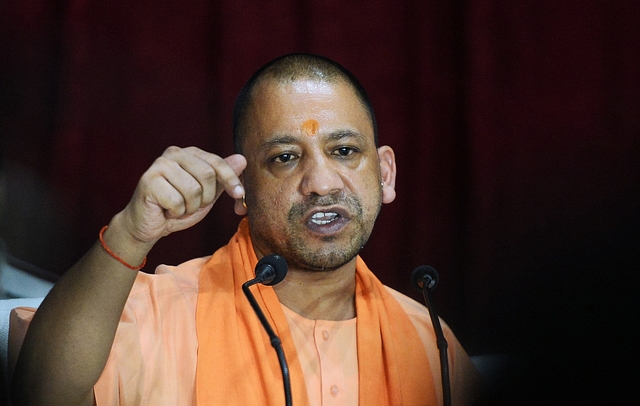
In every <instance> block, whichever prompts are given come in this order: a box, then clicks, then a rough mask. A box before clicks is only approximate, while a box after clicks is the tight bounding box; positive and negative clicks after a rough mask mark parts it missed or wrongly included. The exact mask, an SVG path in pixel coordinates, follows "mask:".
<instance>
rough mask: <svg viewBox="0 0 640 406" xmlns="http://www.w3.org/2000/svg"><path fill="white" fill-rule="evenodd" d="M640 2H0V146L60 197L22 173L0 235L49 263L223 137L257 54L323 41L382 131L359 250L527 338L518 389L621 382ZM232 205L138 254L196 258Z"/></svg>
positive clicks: (485, 336)
mask: <svg viewBox="0 0 640 406" xmlns="http://www.w3.org/2000/svg"><path fill="white" fill-rule="evenodd" d="M638 4H639V3H638V2H637V1H635V0H611V1H604V0H601V1H595V0H587V1H560V2H558V1H551V0H540V1H535V2H533V1H532V2H524V1H500V0H482V1H474V2H471V1H469V2H465V1H461V0H457V1H448V2H445V1H437V0H431V1H417V0H416V1H411V0H403V1H398V0H384V1H350V2H345V1H309V2H297V1H279V2H274V1H250V0H240V1H238V0H235V1H230V0H226V1H216V2H205V1H201V0H200V1H198V0H196V1H191V2H179V1H161V2H152V1H138V2H126V1H120V0H114V1H110V2H92V1H86V0H76V1H68V2H63V1H43V0H24V1H8V2H2V3H0V74H1V75H2V77H1V79H2V81H1V82H0V85H1V86H2V87H1V88H0V90H1V91H2V93H1V98H0V103H1V104H0V107H1V109H2V110H1V111H2V113H1V115H0V118H1V119H2V121H1V122H0V125H1V127H0V131H1V137H2V142H1V144H0V145H1V146H2V148H3V150H4V155H5V159H6V160H7V167H8V168H10V169H11V168H13V169H12V170H13V171H14V175H15V176H16V177H19V176H20V175H19V174H21V173H22V174H26V173H28V174H31V175H32V178H35V179H36V180H35V181H33V182H34V184H35V185H36V186H34V187H35V188H36V189H37V188H38V185H40V186H42V187H43V188H46V189H47V190H48V191H49V192H50V193H51V195H52V199H53V200H52V201H51V202H50V203H46V202H47V201H46V200H44V199H45V198H40V197H35V195H33V194H32V195H29V193H30V192H29V191H30V190H31V189H28V190H27V188H26V187H19V186H18V187H17V188H16V189H17V191H14V192H13V194H11V195H10V196H9V198H10V199H13V200H14V203H13V205H14V207H17V208H22V211H21V212H20V214H19V215H18V214H16V215H15V216H13V217H12V216H9V217H10V218H13V219H14V222H13V226H12V227H9V226H6V225H5V226H4V231H3V232H4V234H3V238H4V239H5V240H6V242H7V245H8V247H9V250H10V251H11V252H12V253H14V255H16V256H18V257H21V258H23V259H25V260H27V261H29V262H32V263H35V264H36V265H38V266H40V267H43V268H46V269H50V270H52V271H54V272H56V273H59V274H60V273H63V272H64V270H65V269H66V268H67V267H68V266H69V265H70V264H71V263H73V261H74V260H75V259H77V258H78V256H79V255H81V253H82V252H84V250H86V249H87V248H88V246H89V245H90V244H91V243H92V242H93V241H95V239H96V236H97V232H98V230H99V229H100V227H101V226H102V225H104V224H106V223H107V222H108V221H109V219H110V218H111V216H112V215H113V214H115V213H116V212H117V211H119V210H120V209H121V208H122V207H123V206H124V205H125V204H126V203H127V201H128V199H129V196H130V195H131V193H132V191H133V188H134V187H135V184H136V182H137V180H138V178H139V176H140V175H141V174H142V172H144V170H145V169H146V168H147V167H148V166H149V165H150V164H151V163H152V162H153V160H154V159H155V158H156V157H157V156H158V155H160V154H161V153H162V151H163V150H164V149H165V148H166V147H167V146H169V145H173V144H176V145H180V146H189V145H196V146H198V147H201V148H204V149H206V150H210V151H214V152H216V153H219V154H221V155H227V154H230V153H231V152H232V146H231V136H230V116H231V107H232V103H233V100H234V98H235V95H236V93H237V92H238V91H239V89H240V87H241V86H242V85H243V84H244V81H245V80H246V79H247V78H248V77H249V76H250V74H251V73H252V72H253V71H254V70H256V69H257V68H258V67H259V66H260V65H262V64H263V63H265V62H266V61H268V60H269V59H271V58H273V57H275V56H278V55H280V54H283V53H287V52H291V51H308V52H314V53H319V54H323V55H326V56H329V57H331V58H333V59H335V60H337V61H339V62H340V63H342V64H343V65H345V66H346V67H347V68H348V69H350V70H351V71H352V72H353V73H354V74H355V75H356V76H357V77H359V78H360V79H361V81H362V82H363V84H364V85H365V87H366V88H367V89H368V91H369V93H370V96H371V98H372V100H373V103H374V107H375V108H376V112H377V116H378V121H379V126H380V138H381V142H382V143H384V144H389V145H391V146H392V147H393V148H394V149H395V151H396V155H397V160H398V171H399V178H398V185H397V190H398V198H397V200H396V202H394V203H393V204H391V205H388V206H385V207H384V208H383V212H382V214H381V218H380V220H379V222H378V224H377V226H376V229H375V230H374V236H373V237H372V239H371V241H370V243H369V245H368V246H367V247H366V248H365V251H364V253H363V256H364V258H365V260H367V262H368V263H369V265H370V266H371V267H372V268H373V269H374V270H375V272H376V273H377V274H378V275H379V277H380V278H381V279H382V280H383V281H384V282H385V283H387V284H389V285H391V286H393V287H395V288H397V289H399V290H401V291H403V292H405V293H407V294H410V295H412V296H414V297H416V298H419V297H418V296H416V295H415V294H414V293H413V292H412V291H411V289H410V286H409V284H408V277H409V274H410V272H411V270H413V268H415V267H416V266H417V265H420V264H423V263H428V264H431V265H433V266H434V267H436V268H437V269H438V270H439V271H440V274H441V281H440V285H439V287H438V290H437V291H436V304H437V305H438V310H439V312H440V313H441V314H442V315H443V317H444V318H445V320H447V321H448V322H449V324H451V325H452V326H453V328H454V330H455V331H456V332H457V334H458V336H459V338H460V339H461V341H462V342H463V344H464V345H465V346H466V347H467V349H468V350H469V351H470V352H471V353H474V354H476V353H495V352H506V353H511V354H513V353H524V354H527V355H530V356H532V359H533V361H530V362H528V364H527V365H529V366H530V367H531V368H532V371H535V373H533V374H530V375H529V376H527V378H528V380H527V381H526V383H524V384H523V385H524V386H526V387H527V388H530V389H532V390H531V392H536V391H537V390H539V389H540V388H541V387H546V386H548V385H550V386H549V387H556V386H557V387H562V388H567V390H566V391H565V392H566V396H572V397H575V396H578V397H580V399H582V398H581V397H582V396H584V397H585V399H586V398H588V396H590V395H592V394H593V393H603V392H601V391H604V392H606V393H613V394H616V395H617V394H618V393H619V392H618V391H617V390H616V391H611V392H609V391H606V390H605V388H607V387H608V386H607V385H612V384H613V385H614V386H615V387H616V388H617V389H621V388H625V389H626V386H623V385H621V384H620V383H621V382H623V381H624V380H621V379H620V378H624V377H627V376H632V375H631V373H627V372H621V371H620V370H621V369H624V368H626V367H627V366H628V365H631V364H627V362H630V357H629V356H628V355H629V354H625V351H628V350H630V349H631V348H632V347H633V345H632V343H634V342H635V340H636V338H637V333H633V332H632V331H630V328H631V326H633V325H634V324H637V320H638V306H637V304H636V301H635V297H634V296H635V293H634V292H635V287H636V273H637V271H638V270H639V269H640V266H638V265H639V264H640V261H638V257H639V255H640V254H639V252H640V243H639V230H640V219H639V209H640V190H639V189H640V188H639V185H640V164H639V163H638V160H639V158H640V153H639V152H640V114H639V111H640V110H639V109H640V69H639V62H640V57H639V56H638V55H639V54H640V52H639V51H640V47H639V45H640V24H639V23H638V21H639V20H640V10H639V8H640V7H639V5H638ZM16 168H17V169H16ZM24 182H26V181H24ZM39 182H42V184H41V183H39ZM17 184H21V183H20V182H17ZM23 184H26V183H23ZM21 199H22V200H21ZM15 201H17V203H16V202H15ZM20 201H22V202H23V203H20ZM42 202H45V203H46V204H41V206H42V207H39V208H38V207H37V206H38V204H40V203H42ZM58 203H59V204H60V207H61V210H60V211H59V213H58V214H51V215H49V214H47V215H46V216H45V215H44V214H45V213H49V210H52V213H55V212H54V211H53V209H52V208H55V207H56V206H55V204H58ZM32 205H33V206H34V207H32ZM231 207H232V206H231V199H228V198H224V199H223V200H222V202H221V204H220V205H219V206H217V207H216V208H215V209H214V211H213V213H212V214H211V215H210V216H209V217H208V218H207V219H206V220H205V221H204V222H203V223H202V224H200V225H198V226H196V227H195V228H193V229H192V230H189V231H186V232H183V233H180V234H179V235H174V236H170V237H168V238H166V239H165V240H163V241H161V242H160V243H159V244H158V247H157V249H156V250H155V251H154V252H153V253H152V254H151V255H150V258H149V262H150V265H151V266H150V267H149V269H153V265H156V264H158V263H160V262H167V263H179V262H181V261H183V260H186V259H188V258H192V257H195V256H202V255H207V254H210V253H211V252H212V251H213V250H214V249H215V248H216V247H218V246H219V245H221V244H223V243H224V242H225V241H226V240H227V239H228V238H229V236H230V235H231V234H232V233H233V231H234V230H235V225H236V224H237V221H238V219H237V218H236V217H235V215H233V214H232V209H231ZM16 210H17V209H16ZM36 213H39V214H40V215H39V216H38V215H36ZM20 216H23V217H20ZM15 219H19V220H15ZM20 242H22V243H20ZM634 331H635V330H634ZM605 332H611V336H609V335H607V334H605ZM633 334H635V336H633V337H632V335H633ZM612 348H613V349H614V351H611V349H612ZM543 355H544V356H543ZM605 365H612V366H613V367H614V368H613V371H612V372H609V371H608V370H607V369H606V368H605V367H604V366H605ZM634 370H636V371H637V368H636V367H634ZM627 374H629V375H627ZM635 376H636V377H637V372H636V373H635ZM545 393H546V392H545ZM587 394H588V395H587ZM541 396H542V395H541ZM589 399H593V398H589Z"/></svg>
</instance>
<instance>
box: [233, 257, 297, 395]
mask: <svg viewBox="0 0 640 406" xmlns="http://www.w3.org/2000/svg"><path fill="white" fill-rule="evenodd" d="M287 269H288V268H287V261H285V259H284V258H282V257H281V256H279V255H276V254H271V255H267V256H265V257H262V259H260V261H258V264H257V265H256V277H255V278H253V279H251V280H249V281H247V282H245V283H243V284H242V291H243V292H244V295H245V296H246V297H247V299H248V300H249V303H250V304H251V307H252V308H253V311H254V312H256V315H257V316H258V318H259V319H260V322H261V323H262V327H264V329H265V330H266V331H267V334H268V335H269V340H270V341H271V346H272V347H273V348H274V349H275V350H276V354H278V361H279V362H280V370H281V371H282V381H283V383H284V399H285V405H286V406H291V404H292V401H291V382H290V379H289V366H288V365H287V359H286V358H285V356H284V351H283V350H282V343H281V341H280V338H278V336H277V335H276V333H274V332H273V329H272V328H271V325H270V324H269V321H268V320H267V318H266V317H265V316H264V313H263V312H262V309H261V308H260V305H258V302H256V298H255V297H254V296H253V293H251V291H250V290H249V287H250V286H252V285H255V284H256V283H262V284H263V285H267V286H272V285H275V284H277V283H280V282H282V280H283V279H284V277H285V276H286V275H287Z"/></svg>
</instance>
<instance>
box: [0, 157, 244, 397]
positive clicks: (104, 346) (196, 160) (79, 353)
mask: <svg viewBox="0 0 640 406" xmlns="http://www.w3.org/2000/svg"><path fill="white" fill-rule="evenodd" d="M245 166H246V160H245V159H244V157H242V156H239V155H232V156H230V157H228V158H226V159H222V158H220V157H218V156H215V155H213V154H209V153H206V152H204V151H202V150H199V149H197V148H187V149H179V148H176V147H171V148H169V149H167V151H165V153H164V154H163V155H162V156H161V157H160V158H158V159H157V160H156V161H155V162H154V164H153V165H152V166H151V167H150V168H149V169H148V170H147V172H145V174H144V175H143V176H142V178H141V179H140V181H139V183H138V186H137V187H136V190H135V192H134V195H133V197H132V199H131V201H130V202H129V204H128V205H127V207H125V209H124V210H123V211H121V212H120V213H118V214H117V215H116V216H114V217H113V219H112V220H111V222H110V223H109V228H108V229H107V230H106V231H105V233H104V240H105V243H106V245H107V246H108V247H110V249H111V250H112V251H113V252H114V253H116V254H117V255H118V256H119V257H120V258H122V259H123V260H124V261H126V262H127V263H129V264H132V265H138V264H140V263H142V261H143V260H144V258H145V256H146V255H147V254H148V252H149V251H150V250H151V248H152V247H153V245H154V244H155V243H156V242H157V241H158V240H159V239H160V238H162V237H164V236H166V235H169V234H170V233H172V232H175V231H180V230H184V229H186V228H189V227H191V226H192V225H194V224H196V223H198V222H199V221H200V220H202V219H203V218H204V217H205V215H206V214H207V213H208V212H209V210H210V209H211V207H212V206H213V204H214V202H215V201H216V200H217V199H218V197H219V196H220V195H221V194H222V192H223V191H225V190H226V191H227V193H229V194H230V195H231V196H232V197H233V198H234V199H240V198H242V195H243V194H244V189H243V188H242V185H241V182H240V179H239V178H238V176H239V175H240V173H241V172H242V171H243V170H244V167H245ZM236 206H237V207H238V205H236ZM239 214H242V213H239ZM136 275H137V272H135V271H132V270H131V269H129V268H127V267H125V266H124V265H123V264H121V263H120V262H118V261H117V260H115V259H114V258H113V257H112V256H110V255H109V254H108V253H107V252H106V251H105V250H104V248H103V247H102V246H101V245H100V243H99V242H98V243H96V244H95V245H94V246H93V247H92V248H91V249H90V250H89V252H88V253H87V254H86V255H85V256H84V257H83V258H82V259H81V260H80V261H79V262H78V263H77V264H76V265H74V266H73V267H72V268H71V269H70V270H69V271H67V272H66V273H65V275H64V276H63V277H62V278H61V279H60V281H59V282H58V283H57V284H56V285H55V286H54V288H53V289H52V290H51V292H50V293H49V295H48V296H47V297H46V298H45V300H44V301H43V303H42V305H41V306H40V308H39V309H38V312H37V313H36V314H35V316H34V318H33V321H32V323H31V326H30V328H29V331H28V332H27V335H26V337H25V340H24V343H23V346H22V349H21V351H20V356H19V358H18V362H17V364H16V368H15V371H14V379H13V386H12V397H13V401H14V404H16V405H65V406H67V405H92V404H93V402H94V398H93V386H94V385H95V383H96V382H97V381H98V378H99V377H100V374H101V373H102V370H103V369H104V366H105V364H106V361H107V358H108V356H109V352H110V350H111V345H112V343H113V339H114V337H115V333H116V328H117V326H118V321H119V319H120V315H121V313H122V310H123V308H124V305H125V303H126V300H127V297H128V295H129V291H130V290H131V287H132V285H133V282H134V280H135V278H136Z"/></svg>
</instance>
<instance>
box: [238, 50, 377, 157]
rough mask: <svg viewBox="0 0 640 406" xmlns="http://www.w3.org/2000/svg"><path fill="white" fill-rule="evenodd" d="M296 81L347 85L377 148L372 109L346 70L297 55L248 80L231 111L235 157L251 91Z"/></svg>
mask: <svg viewBox="0 0 640 406" xmlns="http://www.w3.org/2000/svg"><path fill="white" fill-rule="evenodd" d="M297 80H312V81H317V82H325V83H338V82H345V83H347V84H349V86H350V87H351V88H352V89H353V91H354V93H355V95H356V97H357V98H358V100H360V102H361V103H362V107H363V108H364V109H365V110H366V112H367V114H368V115H369V118H370V120H371V124H372V127H373V134H374V139H375V143H376V145H377V144H378V128H377V125H376V119H375V114H374V112H373V106H372V105H371V101H370V100H369V96H368V95H367V93H366V91H365V90H364V88H363V87H362V85H361V84H360V82H359V81H358V80H357V79H356V78H355V77H354V76H353V75H352V74H351V72H349V71H348V70H347V69H346V68H344V67H343V66H342V65H340V64H338V63H337V62H334V61H332V60H331V59H328V58H325V57H322V56H318V55H312V54H302V53H298V54H288V55H284V56H281V57H279V58H276V59H274V60H273V61H271V62H269V63H267V64H266V65H264V66H263V67H261V68H260V69H258V71H257V72H256V73H254V74H253V76H251V78H250V79H249V81H248V82H247V83H246V84H245V85H244V87H243V88H242V90H241V91H240V94H239V95H238V98H237V99H236V103H235V106H234V109H233V144H234V148H235V150H236V152H237V153H242V144H243V141H244V137H245V135H246V133H247V131H248V128H247V123H246V117H247V113H248V111H249V110H251V108H253V107H254V106H253V105H252V103H253V96H254V90H255V88H256V87H257V86H258V85H259V84H262V83H268V82H273V83H275V84H280V85H286V84H290V83H292V82H294V81H297Z"/></svg>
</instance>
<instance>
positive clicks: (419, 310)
mask: <svg viewBox="0 0 640 406" xmlns="http://www.w3.org/2000/svg"><path fill="white" fill-rule="evenodd" d="M384 287H385V289H386V290H387V292H389V293H390V294H391V296H392V297H393V298H394V299H395V300H396V301H397V302H398V303H399V304H400V307H402V309H403V310H404V311H405V313H407V315H408V316H409V317H410V318H411V319H412V320H413V319H414V318H415V319H417V320H422V319H424V320H425V321H429V311H428V310H427V308H426V307H425V306H424V305H423V304H422V303H418V302H417V301H415V300H413V299H412V298H410V297H409V296H407V295H405V294H403V293H400V292H398V291H397V290H395V289H393V288H390V287H389V286H386V285H385V286H384ZM429 323H430V321H429Z"/></svg>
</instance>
